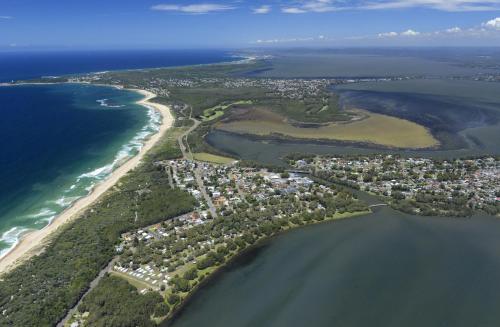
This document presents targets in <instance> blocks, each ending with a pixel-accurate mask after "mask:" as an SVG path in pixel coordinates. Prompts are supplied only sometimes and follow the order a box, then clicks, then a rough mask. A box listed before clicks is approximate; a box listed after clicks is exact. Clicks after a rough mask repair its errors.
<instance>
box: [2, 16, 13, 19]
mask: <svg viewBox="0 0 500 327" xmlns="http://www.w3.org/2000/svg"><path fill="white" fill-rule="evenodd" d="M12 18H14V17H12V16H0V19H12Z"/></svg>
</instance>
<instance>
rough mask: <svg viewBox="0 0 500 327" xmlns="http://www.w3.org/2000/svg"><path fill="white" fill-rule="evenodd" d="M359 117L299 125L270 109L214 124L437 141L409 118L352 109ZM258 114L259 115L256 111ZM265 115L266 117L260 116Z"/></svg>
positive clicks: (266, 132) (320, 135) (370, 139)
mask: <svg viewBox="0 0 500 327" xmlns="http://www.w3.org/2000/svg"><path fill="white" fill-rule="evenodd" d="M352 112H353V113H355V114H356V115H357V116H358V117H359V119H358V120H355V121H351V122H349V123H330V124H324V125H317V126H314V127H313V126H309V127H302V126H300V127H299V126H297V124H295V125H292V124H291V123H290V122H289V121H287V119H285V118H284V117H282V116H278V115H276V114H271V115H272V116H273V117H272V118H270V117H269V113H268V114H266V115H262V117H260V118H257V119H255V118H256V117H252V118H250V119H239V120H232V121H227V122H223V123H219V124H217V128H218V129H221V130H224V131H228V132H233V133H239V134H254V135H260V136H271V135H273V134H274V135H276V134H278V135H282V136H289V137H292V138H298V139H316V140H337V141H351V142H366V143H372V144H377V145H383V146H388V147H396V148H412V149H419V148H428V147H434V146H437V145H438V144H439V142H438V141H437V140H436V139H435V138H434V137H433V136H432V134H431V133H430V132H429V131H428V130H427V129H426V128H425V127H423V126H421V125H418V124H416V123H413V122H411V121H408V120H404V119H400V118H395V117H391V116H387V115H381V114H375V113H371V112H367V111H364V110H353V111H352ZM258 116H261V115H258ZM263 117H266V118H265V119H262V118H263ZM240 118H243V117H240Z"/></svg>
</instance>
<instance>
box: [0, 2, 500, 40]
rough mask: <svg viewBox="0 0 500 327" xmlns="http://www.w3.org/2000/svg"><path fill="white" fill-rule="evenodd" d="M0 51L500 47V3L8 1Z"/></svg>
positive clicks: (1, 16) (0, 20) (0, 16)
mask: <svg viewBox="0 0 500 327" xmlns="http://www.w3.org/2000/svg"><path fill="white" fill-rule="evenodd" d="M0 31H1V33H0V49H2V50H9V49H10V50H12V49H17V50H18V49H41V48H42V49H82V48H84V49H113V48H137V49H139V48H208V47H210V48H216V47H224V48H236V47H238V48H245V47H298V46H300V47H309V46H311V47H312V46H314V47H334V46H500V0H345V1H339V0H256V1H249V0H206V1H205V0H187V1H186V0H145V1H135V0H108V1H98V0H88V1H60V0H46V1H37V0H23V1H16V0H5V1H3V3H2V4H1V5H0Z"/></svg>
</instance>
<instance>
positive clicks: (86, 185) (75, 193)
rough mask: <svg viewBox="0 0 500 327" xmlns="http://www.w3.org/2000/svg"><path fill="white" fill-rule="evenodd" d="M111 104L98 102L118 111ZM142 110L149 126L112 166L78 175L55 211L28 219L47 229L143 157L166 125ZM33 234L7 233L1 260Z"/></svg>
mask: <svg viewBox="0 0 500 327" xmlns="http://www.w3.org/2000/svg"><path fill="white" fill-rule="evenodd" d="M107 100H108V99H101V100H97V102H98V103H100V104H101V105H102V106H104V107H111V108H117V107H118V106H112V105H109V104H108V103H107ZM123 106H124V105H120V106H119V107H123ZM141 107H143V108H146V109H147V115H148V122H147V124H146V125H145V126H143V127H142V128H141V129H140V130H139V131H138V133H137V134H136V135H134V136H133V137H132V138H131V139H130V140H129V141H128V142H127V143H125V144H123V145H122V146H121V148H120V149H119V151H118V152H117V153H116V155H115V157H114V159H113V161H112V162H111V163H109V164H106V165H104V166H102V167H98V168H95V169H93V170H91V171H89V172H85V173H83V174H80V175H78V176H77V177H76V180H75V182H73V183H72V184H71V185H70V186H69V187H68V188H67V189H65V190H63V191H62V194H63V195H61V196H60V197H59V198H57V199H54V200H49V201H46V202H45V204H46V205H48V206H51V205H52V206H54V205H55V206H54V207H53V208H52V209H50V208H46V207H45V208H42V209H39V210H38V211H36V212H35V213H33V214H29V215H26V216H25V217H27V218H31V219H33V220H36V221H35V222H34V224H35V225H36V226H38V225H41V226H46V225H47V224H50V223H51V222H52V220H53V219H54V218H55V217H56V216H57V215H58V214H60V213H61V212H63V210H64V209H67V208H68V207H69V206H71V205H72V204H73V203H74V202H75V201H77V200H78V199H80V198H82V197H85V196H87V195H88V194H89V193H90V192H91V191H92V190H93V188H94V187H95V186H96V185H97V184H98V183H99V182H100V181H103V180H105V179H106V178H107V177H108V176H110V175H111V174H112V173H113V171H114V170H116V169H117V168H118V167H120V166H121V165H122V164H123V163H124V162H125V161H127V160H128V159H130V158H131V157H133V156H135V155H136V154H137V153H139V152H140V151H141V149H142V148H143V146H144V144H145V142H146V141H147V140H148V139H149V137H151V135H153V134H155V133H156V132H158V131H159V130H160V126H161V123H162V116H161V114H160V113H159V112H158V111H157V110H155V109H154V108H153V107H151V106H148V105H141ZM29 230H30V229H28V228H24V227H20V226H16V227H13V228H11V229H9V230H8V231H6V232H4V233H3V234H2V237H1V238H0V242H2V243H4V244H6V245H8V248H5V249H2V250H0V258H1V257H2V256H3V255H5V254H6V253H8V252H9V251H10V250H11V249H12V248H13V247H15V246H16V244H17V243H18V242H19V239H20V237H21V236H22V235H23V233H25V232H27V231H29Z"/></svg>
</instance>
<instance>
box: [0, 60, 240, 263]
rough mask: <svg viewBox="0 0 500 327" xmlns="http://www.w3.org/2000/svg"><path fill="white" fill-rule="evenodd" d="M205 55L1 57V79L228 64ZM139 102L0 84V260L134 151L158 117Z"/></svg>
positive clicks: (100, 90) (70, 88) (97, 91)
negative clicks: (213, 63)
mask: <svg viewBox="0 0 500 327" xmlns="http://www.w3.org/2000/svg"><path fill="white" fill-rule="evenodd" d="M141 53H142V55H141ZM203 53H204V52H200V51H194V52H185V53H180V52H163V55H161V54H160V52H157V51H153V52H139V51H133V52H113V53H103V52H97V53H64V54H62V53H52V54H49V53H42V54H35V53H29V54H25V55H23V56H18V57H16V56H13V55H12V54H11V53H9V54H5V53H3V54H0V80H1V79H3V80H12V79H20V78H33V77H39V76H42V75H51V76H53V75H59V74H69V73H79V72H91V71H102V70H110V69H128V68H141V67H155V66H162V67H163V66H177V65H186V64H200V63H207V62H216V61H227V60H231V59H232V58H231V56H230V55H228V54H225V53H223V52H206V53H205V54H206V56H204V55H203ZM113 56H114V57H113ZM5 58H8V60H7V61H5V60H4V59H5ZM141 58H142V60H143V61H142V62H141ZM27 63H29V65H27ZM141 97H142V96H141V95H140V94H138V93H135V92H131V91H126V90H119V89H116V88H112V87H102V86H91V85H80V84H64V85H62V84H55V85H20V86H3V87H0V255H1V254H4V253H6V251H7V250H8V249H9V248H11V247H12V246H13V245H15V244H16V242H17V241H18V240H19V238H20V236H22V234H23V233H24V232H26V231H29V230H32V229H40V228H43V227H44V226H46V225H47V224H48V223H49V222H50V221H51V220H52V219H53V218H54V217H55V216H56V215H57V214H58V213H60V212H61V211H63V210H64V209H65V208H67V207H68V206H69V205H71V203H73V202H74V201H75V200H77V199H78V198H79V197H82V196H84V195H86V194H88V193H89V191H90V190H91V188H92V187H93V186H94V185H95V184H96V183H98V182H99V181H100V180H102V179H104V178H106V177H107V176H108V175H109V174H110V173H111V172H112V171H113V170H114V169H115V168H116V167H117V166H119V164H120V163H122V162H123V161H124V160H125V159H127V158H129V157H130V156H132V155H134V154H135V153H137V152H138V151H139V149H140V148H141V146H142V144H143V143H144V140H145V139H146V138H147V137H148V136H149V135H151V134H153V133H154V132H155V131H156V130H157V128H158V126H159V123H160V120H161V117H160V116H159V114H158V113H156V112H155V111H154V110H152V109H147V108H145V107H143V106H140V105H138V104H136V101H138V100H140V99H141Z"/></svg>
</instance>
